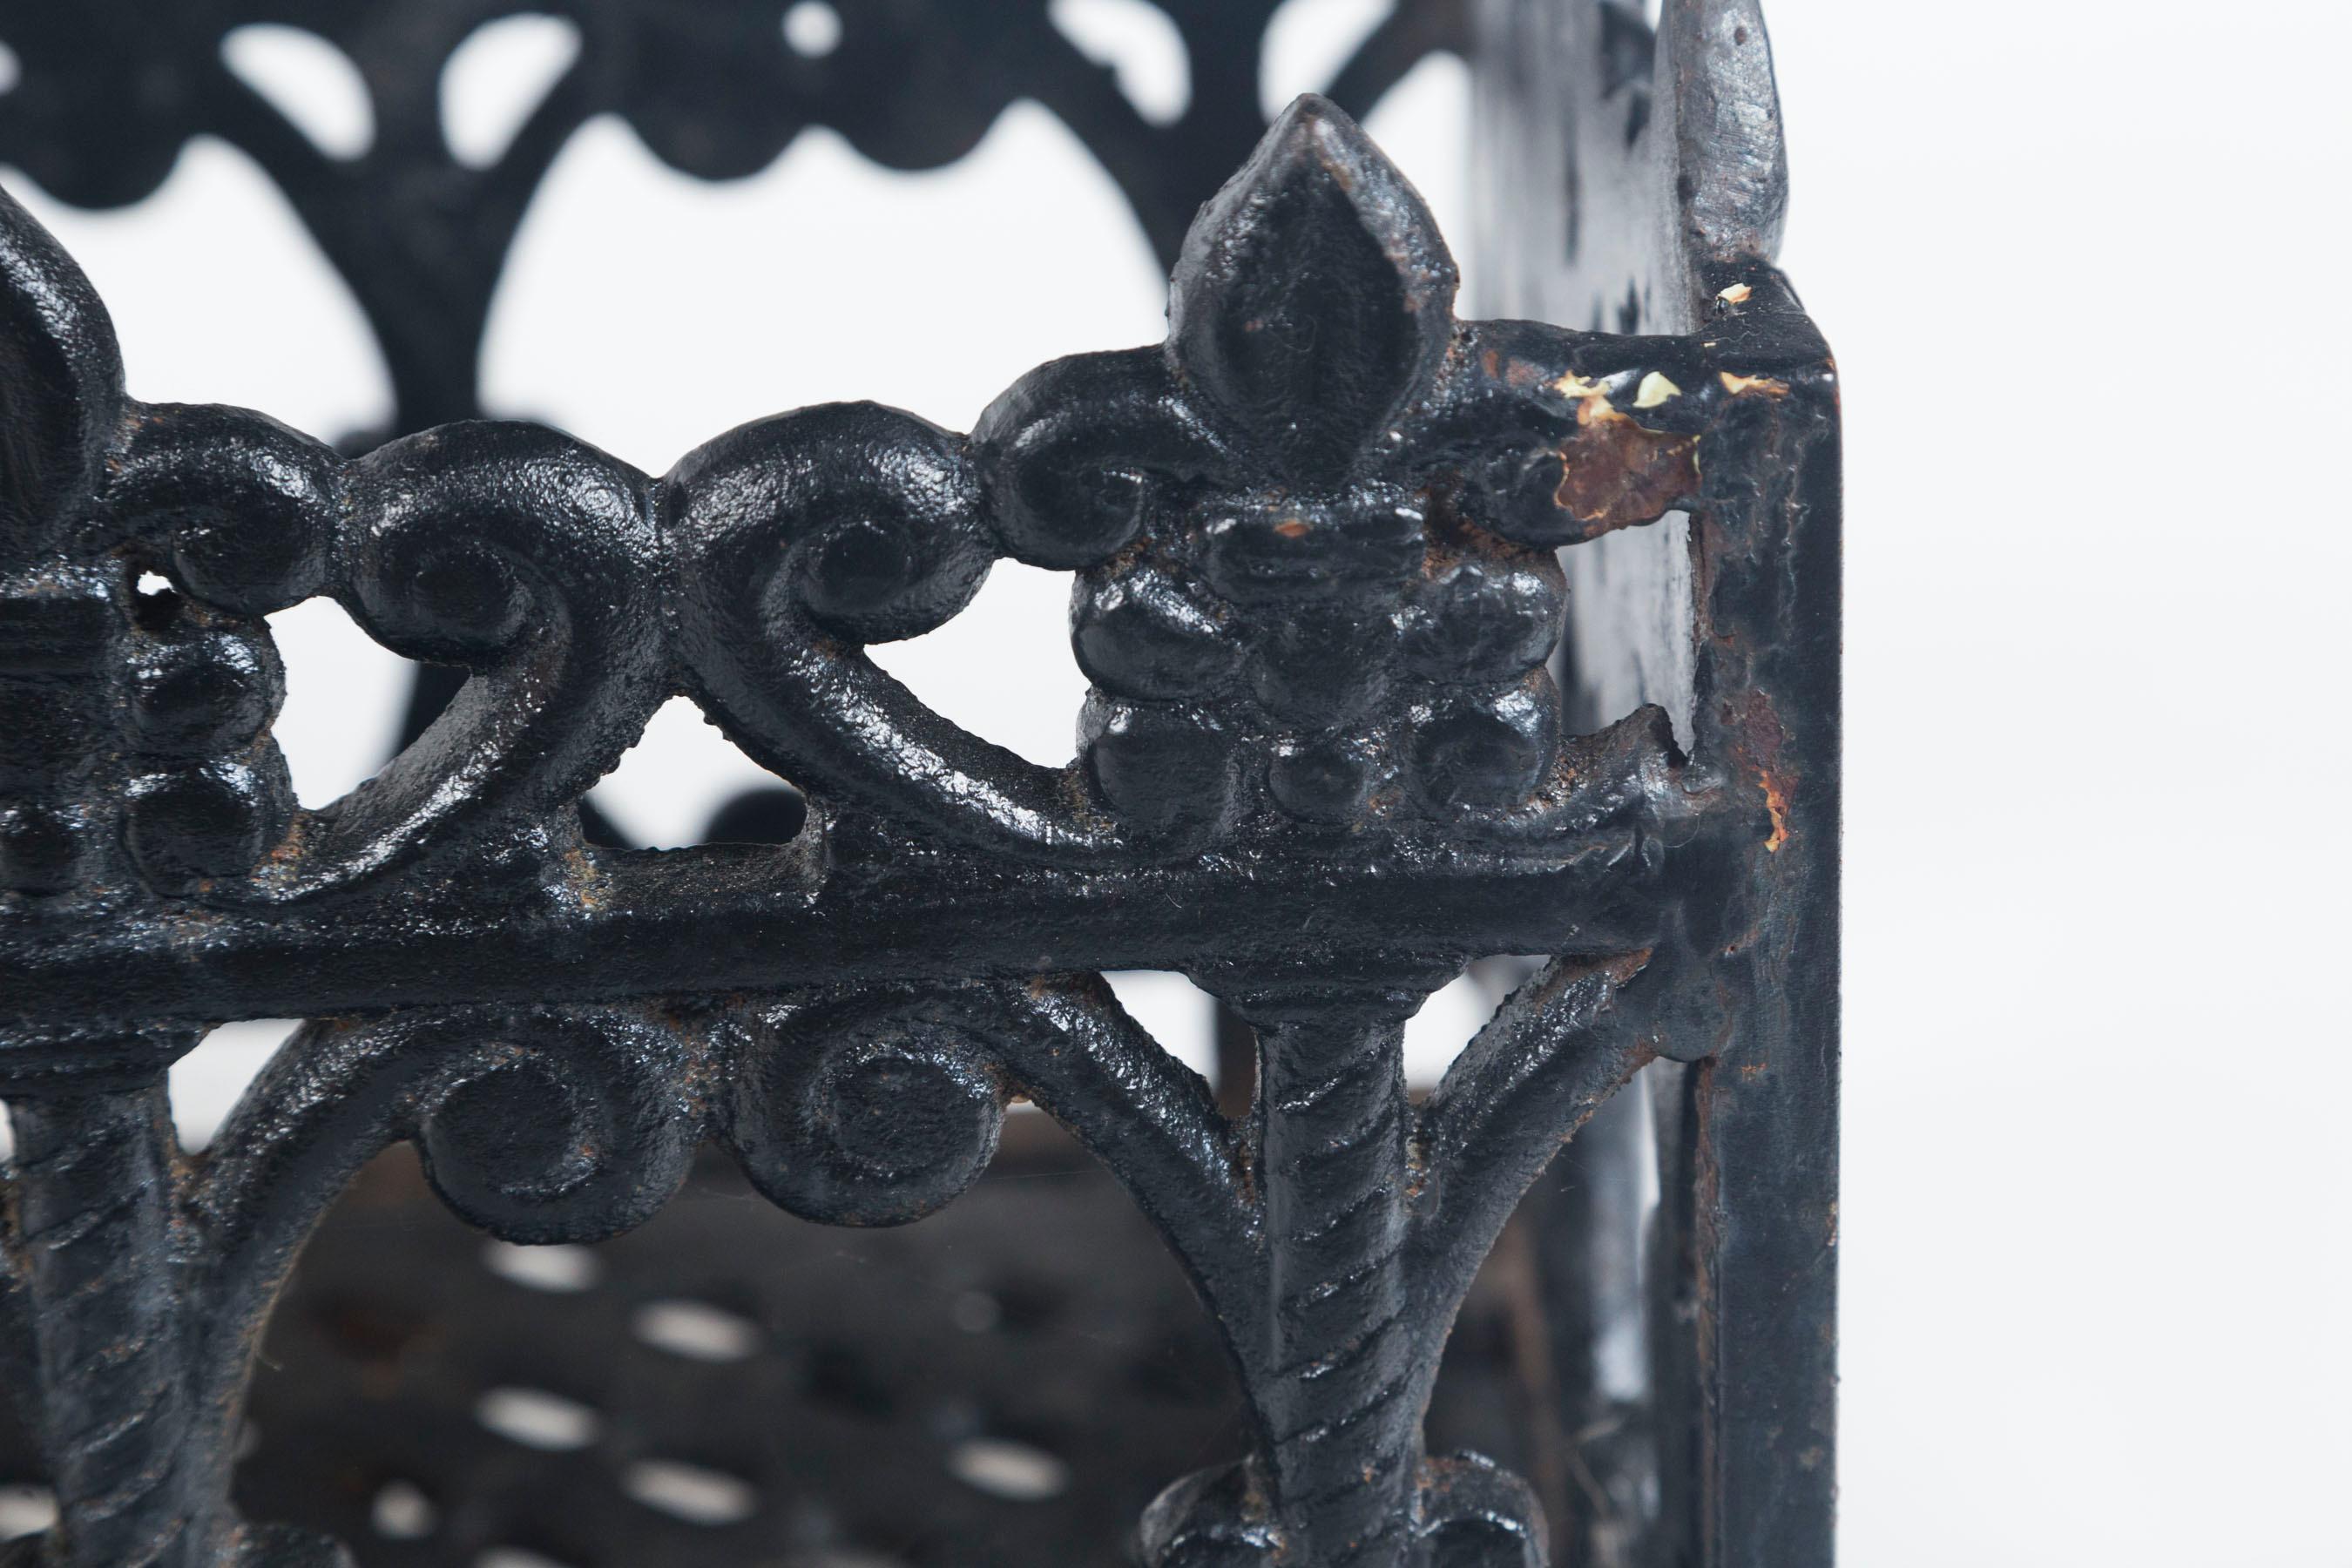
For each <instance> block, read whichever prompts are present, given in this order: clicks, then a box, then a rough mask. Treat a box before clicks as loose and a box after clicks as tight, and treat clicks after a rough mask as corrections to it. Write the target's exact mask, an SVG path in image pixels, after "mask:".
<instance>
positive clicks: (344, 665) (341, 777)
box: [269, 599, 418, 811]
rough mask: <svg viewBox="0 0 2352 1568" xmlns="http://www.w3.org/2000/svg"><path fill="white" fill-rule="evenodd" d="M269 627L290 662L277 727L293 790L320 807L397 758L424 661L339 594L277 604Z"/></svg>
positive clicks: (275, 731)
mask: <svg viewBox="0 0 2352 1568" xmlns="http://www.w3.org/2000/svg"><path fill="white" fill-rule="evenodd" d="M269 633H270V637H271V638H272V639H273V640H274V641H275V642H276V643H277V644H278V657H279V658H282V659H283V660H284V661H285V664H286V703H285V706H284V707H283V708H281V709H279V710H278V721H277V722H276V723H275V724H273V725H272V726H271V727H270V732H271V734H272V735H274V736H275V737H276V739H277V741H278V750H280V751H282V752H285V753H286V767H287V771H288V772H289V773H291V774H292V775H293V779H294V798H295V799H296V800H298V801H299V802H301V804H302V805H305V806H308V807H309V808H310V809H311V810H313V811H315V810H317V809H318V808H320V806H323V805H327V804H328V803H329V802H331V801H333V800H337V799H340V798H341V796H343V795H348V794H350V793H351V792H352V790H353V789H355V788H357V787H358V786H359V785H360V784H363V783H365V782H366V781H367V780H369V779H371V778H373V777H374V776H375V773H376V772H377V771H378V770H379V769H381V768H382V767H383V764H384V763H386V762H388V761H390V760H391V758H392V754H393V752H394V750H395V749H396V748H397V747H398V745H399V742H400V726H401V720H402V716H403V715H404V713H405V712H406V711H407V710H408V699H409V691H410V689H411V688H413V687H414V686H415V681H416V671H417V668H418V667H417V666H416V664H415V663H414V662H413V661H411V660H409V659H405V658H401V657H400V656H399V655H398V654H396V653H394V652H393V651H392V650H391V649H390V648H387V647H384V646H383V645H382V644H381V643H378V642H377V641H376V640H375V639H374V638H373V637H369V636H368V635H367V633H365V632H364V631H362V630H361V629H360V627H359V625H358V623H356V622H354V621H353V620H352V618H351V616H349V615H347V614H345V613H344V611H343V607H342V606H341V605H339V604H337V603H336V602H335V601H334V600H332V599H306V600H304V601H303V602H302V603H301V604H299V605H295V606H294V607H293V608H291V609H287V610H280V611H278V613H277V614H276V615H274V616H270V617H269Z"/></svg>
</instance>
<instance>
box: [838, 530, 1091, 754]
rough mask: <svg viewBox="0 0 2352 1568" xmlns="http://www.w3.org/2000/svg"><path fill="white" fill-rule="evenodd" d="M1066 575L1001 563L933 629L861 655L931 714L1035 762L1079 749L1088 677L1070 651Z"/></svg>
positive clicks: (1068, 590)
mask: <svg viewBox="0 0 2352 1568" xmlns="http://www.w3.org/2000/svg"><path fill="white" fill-rule="evenodd" d="M1069 624H1070V578H1069V574H1067V573H1064V572H1046V571H1043V570H1040V569H1039V568H1037V567H1034V566H1024V565H1022V564H1021V563H1019V562H1016V561H1000V562H998V563H996V565H995V566H994V567H993V568H992V570H991V571H990V573H989V574H988V581H987V582H986V583H984V584H982V585H981V590H980V592H979V594H978V595H975V596H974V597H973V599H972V602H971V604H970V605H967V606H965V608H964V611H963V613H962V614H961V615H960V616H956V617H955V618H954V619H953V620H951V621H950V622H948V624H947V625H945V626H941V627H940V628H939V629H938V630H937V631H934V632H930V633H929V634H927V635H925V636H923V637H912V638H909V639H908V640H907V641H905V642H896V643H884V644H878V645H877V646H875V647H869V648H868V649H866V653H867V656H868V657H870V658H872V659H873V660H874V662H875V663H876V664H877V665H880V666H881V667H882V668H884V669H886V670H887V671H889V672H890V674H891V675H893V676H895V677H897V678H898V680H899V681H900V682H902V683H903V684H904V685H905V686H906V687H907V689H908V690H910V691H912V692H913V693H914V694H915V695H916V696H918V697H919V698H921V699H922V700H923V701H924V702H925V703H926V704H928V705H929V707H930V709H931V710H932V711H934V712H936V713H938V714H940V716H942V717H943V718H947V719H951V720H953V721H955V722H957V723H958V724H961V725H962V726H963V727H964V728H965V729H967V730H969V731H971V732H972V733H973V734H975V735H978V736H979V737H980V738H981V739H982V740H984V741H993V742H996V744H998V745H1000V746H1003V748H1005V750H1007V751H1009V752H1015V753H1017V754H1019V755H1021V756H1023V757H1025V758H1027V759H1028V760H1029V761H1031V762H1033V763H1037V764H1039V765H1040V766H1042V767H1049V768H1053V767H1060V766H1061V765H1062V764H1063V763H1067V762H1068V761H1069V760H1070V758H1071V757H1072V756H1073V755H1075V754H1076V750H1077V721H1078V709H1079V707H1080V705H1081V704H1082V703H1084V702H1085V700H1086V695H1087V678H1086V677H1085V675H1083V674H1082V673H1080V671H1079V669H1078V667H1077V663H1076V660H1075V659H1074V658H1072V657H1071V654H1070V630H1069Z"/></svg>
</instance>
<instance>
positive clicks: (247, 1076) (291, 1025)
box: [168, 1018, 299, 1153]
mask: <svg viewBox="0 0 2352 1568" xmlns="http://www.w3.org/2000/svg"><path fill="white" fill-rule="evenodd" d="M297 1027H299V1024H298V1022H297V1021H296V1020H294V1019H291V1018H254V1019H247V1021H245V1022H243V1023H237V1024H223V1025H222V1026H220V1027H218V1028H216V1029H215V1030H213V1031H212V1032H211V1033H210V1034H207V1035H206V1036H205V1037H204V1039H203V1040H202V1041H201V1042H200V1043H198V1045H197V1047H196V1048H195V1049H194V1050H193V1051H190V1052H189V1053H188V1054H187V1055H186V1056H184V1057H182V1058H180V1059H179V1060H178V1061H176V1062H173V1064H172V1068H171V1072H170V1074H169V1075H168V1082H169V1084H170V1088H171V1094H172V1122H173V1126H174V1127H176V1128H177V1129H178V1130H179V1133H180V1147H181V1148H183V1149H184V1150H187V1151H188V1152H191V1153H194V1152H196V1151H198V1150H200V1149H204V1148H206V1147H208V1146H209V1145H210V1144H211V1143H212V1141H213V1139H214V1138H215V1136H216V1135H217V1134H218V1133H219V1131H220V1130H221V1124H222V1123H223V1122H225V1121H227V1120H228V1118H229V1112H231V1111H233V1110H236V1102H237V1101H238V1100H240V1099H242V1098H244V1095H245V1091H246V1089H247V1087H248V1086H250V1085H251V1084H252V1082H253V1080H254V1079H256V1078H257V1077H258V1076H259V1075H260V1072H261V1069H262V1068H265V1067H268V1065H269V1058H271V1057H274V1056H276V1055H277V1054H278V1047H280V1046H282V1045H284V1044H285V1043H286V1037H287V1036H289V1035H290V1034H292V1033H293V1032H294V1030H295V1029H296V1028H297Z"/></svg>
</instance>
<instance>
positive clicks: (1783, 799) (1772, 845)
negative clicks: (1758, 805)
mask: <svg viewBox="0 0 2352 1568" xmlns="http://www.w3.org/2000/svg"><path fill="white" fill-rule="evenodd" d="M1761 776H1762V779H1763V784H1764V809H1765V810H1767V811H1769V812H1770V813H1771V814H1772V834H1771V837H1769V838H1767V839H1765V840H1764V850H1765V853H1767V854H1769V855H1778V854H1779V853H1780V846H1781V845H1783V844H1786V843H1787V842H1789V792H1788V791H1787V790H1786V789H1785V788H1783V787H1782V786H1781V784H1780V776H1779V775H1778V774H1776V773H1771V772H1769V771H1767V772H1765V773H1763V774H1762V775H1761Z"/></svg>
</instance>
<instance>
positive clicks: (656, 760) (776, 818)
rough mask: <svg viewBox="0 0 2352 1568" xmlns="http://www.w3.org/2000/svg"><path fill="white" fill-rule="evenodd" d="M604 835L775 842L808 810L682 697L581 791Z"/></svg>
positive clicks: (652, 840) (622, 839)
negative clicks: (609, 768)
mask: <svg viewBox="0 0 2352 1568" xmlns="http://www.w3.org/2000/svg"><path fill="white" fill-rule="evenodd" d="M588 804H589V805H591V806H592V807H593V808H594V810H595V811H596V813H597V814H598V815H599V816H601V817H602V818H603V819H604V825H606V826H609V829H610V836H611V837H612V838H613V839H614V841H616V842H618V843H621V844H625V845H628V846H631V847H636V848H645V849H680V848H685V847H688V846H689V845H695V844H714V843H725V844H781V843H784V842H786V841H788V840H790V839H791V838H792V837H793V836H794V835H796V834H798V833H799V832H800V829H801V824H802V822H803V819H804V818H805V816H806V815H807V812H806V806H805V804H804V802H803V800H802V797H801V795H800V793H799V791H797V790H795V789H794V788H793V787H792V786H791V785H790V784H786V783H785V782H784V781H783V780H782V779H780V778H778V777H777V776H776V775H775V774H773V773H770V772H769V771H768V770H767V769H765V768H763V767H761V765H760V764H759V763H755V762H753V761H752V760H751V758H750V757H747V756H745V755H744V754H743V752H742V751H741V749H740V748H739V747H738V746H737V745H736V744H735V742H732V741H730V740H729V739H728V738H727V735H726V732H725V731H722V730H720V729H719V726H718V725H716V724H714V723H712V722H711V721H709V718H707V717H706V716H705V715H704V713H703V711H702V710H701V709H700V708H698V707H697V706H695V704H694V703H693V702H692V701H690V700H688V699H686V698H683V697H673V698H671V699H670V700H668V701H667V702H666V703H664V704H662V706H661V707H660V708H659V709H657V710H656V711H655V713H654V716H653V719H652V721H650V722H648V723H647V724H646V731H645V733H644V734H643V735H641V736H639V737H638V739H637V743H636V744H635V745H634V746H631V747H630V748H629V749H628V750H627V751H625V752H622V753H621V761H620V763H619V765H618V766H616V767H614V769H613V771H612V772H611V773H606V774H605V775H604V778H603V779H602V780H601V781H599V782H598V784H597V785H596V787H595V788H594V789H592V790H590V791H589V792H588Z"/></svg>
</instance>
